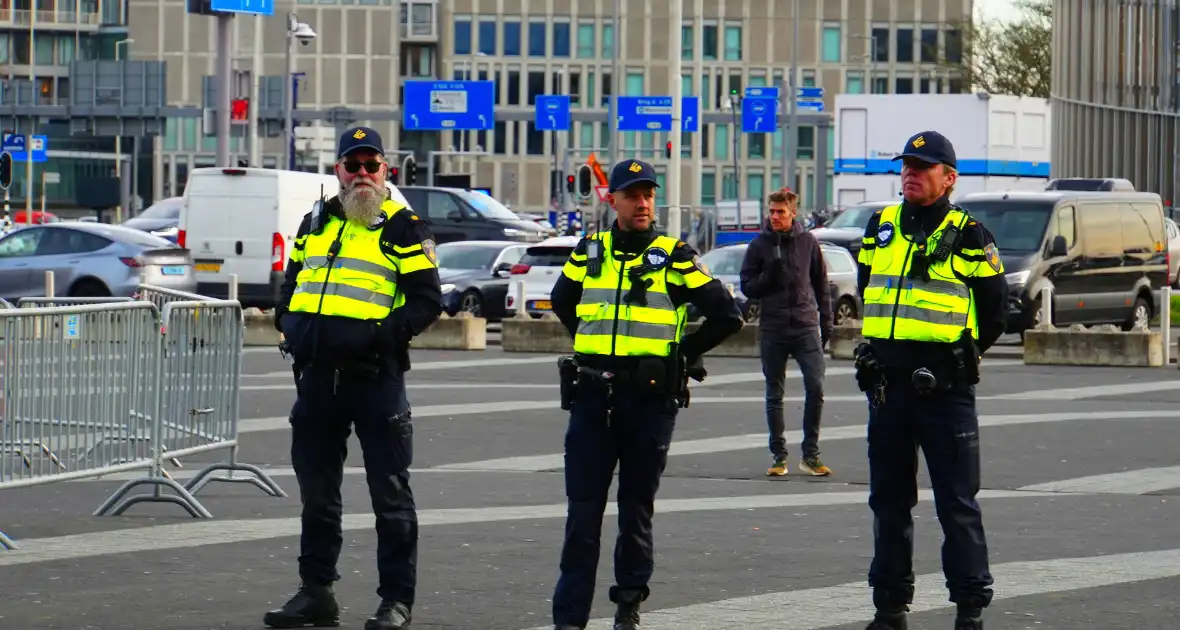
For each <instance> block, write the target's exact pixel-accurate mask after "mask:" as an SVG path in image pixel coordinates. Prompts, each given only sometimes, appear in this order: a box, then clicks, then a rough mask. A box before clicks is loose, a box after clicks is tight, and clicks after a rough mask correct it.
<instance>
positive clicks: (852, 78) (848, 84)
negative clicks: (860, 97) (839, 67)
mask: <svg viewBox="0 0 1180 630" xmlns="http://www.w3.org/2000/svg"><path fill="white" fill-rule="evenodd" d="M864 91H865V77H864V75H863V74H861V73H859V72H849V73H848V74H847V75H846V76H845V77H844V92H845V93H847V94H864Z"/></svg>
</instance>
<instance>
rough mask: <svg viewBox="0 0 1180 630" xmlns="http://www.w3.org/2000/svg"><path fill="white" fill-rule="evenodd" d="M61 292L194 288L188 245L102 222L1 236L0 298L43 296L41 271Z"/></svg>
mask: <svg viewBox="0 0 1180 630" xmlns="http://www.w3.org/2000/svg"><path fill="white" fill-rule="evenodd" d="M46 271H52V272H53V276H54V283H53V284H54V293H55V294H57V295H62V296H77V297H83V296H87V297H89V296H96V297H101V296H116V297H131V296H133V295H134V294H135V292H136V288H137V287H138V285H139V284H141V283H142V284H151V285H154V286H159V287H166V288H169V289H175V290H178V291H189V292H195V291H196V289H197V280H196V276H195V275H194V273H193V260H192V256H191V255H190V254H189V251H188V250H187V249H183V248H179V247H177V246H176V245H174V244H173V243H171V242H169V241H168V240H166V239H163V238H160V237H158V236H153V235H151V234H148V233H146V232H141V231H139V230H133V229H130V228H125V227H120V226H117V225H107V224H104V223H82V222H69V223H53V224H48V225H34V226H30V227H26V228H21V229H19V230H15V231H13V232H11V233H9V234H8V235H6V236H4V237H3V238H0V297H3V298H5V299H8V300H16V299H19V298H22V297H37V296H43V295H45V272H46Z"/></svg>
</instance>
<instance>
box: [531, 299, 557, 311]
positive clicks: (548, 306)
mask: <svg viewBox="0 0 1180 630" xmlns="http://www.w3.org/2000/svg"><path fill="white" fill-rule="evenodd" d="M529 308H531V309H534V310H538V311H551V310H553V303H552V302H550V301H549V300H534V301H532V302H530V303H529Z"/></svg>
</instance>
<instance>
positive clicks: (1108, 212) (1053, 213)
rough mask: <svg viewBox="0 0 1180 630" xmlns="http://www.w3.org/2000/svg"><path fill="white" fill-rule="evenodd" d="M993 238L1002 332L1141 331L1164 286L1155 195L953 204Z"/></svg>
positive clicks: (1019, 196) (1023, 195)
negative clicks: (1003, 277)
mask: <svg viewBox="0 0 1180 630" xmlns="http://www.w3.org/2000/svg"><path fill="white" fill-rule="evenodd" d="M956 201H957V204H958V205H959V206H962V208H963V209H964V210H966V211H967V212H968V213H969V214H970V215H971V216H972V217H974V218H975V219H977V220H979V221H980V222H982V223H983V224H984V225H985V226H986V227H987V228H988V230H990V231H991V233H992V234H993V235H994V236H995V239H996V245H997V246H998V247H999V249H1000V257H1001V259H1002V260H1003V262H1004V271H1005V273H1006V274H1007V278H1008V285H1009V289H1010V291H1011V296H1010V300H1009V305H1010V311H1009V321H1008V332H1010V333H1012V332H1020V333H1023V331H1025V330H1027V329H1029V328H1032V327H1035V326H1037V325H1038V324H1039V323H1040V319H1041V307H1040V303H1041V301H1040V291H1041V289H1042V287H1045V286H1049V287H1052V295H1053V306H1052V310H1053V313H1052V317H1053V325H1055V326H1061V327H1065V326H1069V325H1071V324H1085V325H1095V324H1117V325H1120V326H1121V327H1122V329H1123V330H1131V329H1132V328H1134V327H1136V326H1140V327H1144V328H1145V327H1147V326H1148V324H1149V322H1150V321H1151V318H1152V317H1153V315H1154V314H1155V313H1157V312H1158V310H1159V305H1158V302H1159V295H1158V292H1159V290H1160V289H1161V288H1162V287H1164V286H1165V285H1166V284H1167V283H1168V263H1169V260H1168V237H1167V233H1166V231H1165V227H1164V209H1163V203H1162V202H1161V200H1160V196H1159V195H1157V194H1154V193H1141V192H1075V191H1051V192H1049V191H1046V192H1020V193H1018V192H1008V193H973V194H969V195H964V196H963V197H962V198H960V199H958V200H956Z"/></svg>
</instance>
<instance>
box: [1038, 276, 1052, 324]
mask: <svg viewBox="0 0 1180 630" xmlns="http://www.w3.org/2000/svg"><path fill="white" fill-rule="evenodd" d="M1041 327H1042V328H1045V329H1046V330H1052V329H1053V287H1051V286H1049V285H1045V286H1043V287H1041Z"/></svg>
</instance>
